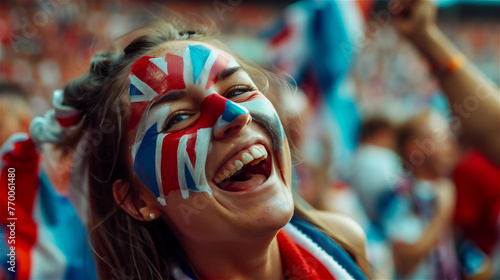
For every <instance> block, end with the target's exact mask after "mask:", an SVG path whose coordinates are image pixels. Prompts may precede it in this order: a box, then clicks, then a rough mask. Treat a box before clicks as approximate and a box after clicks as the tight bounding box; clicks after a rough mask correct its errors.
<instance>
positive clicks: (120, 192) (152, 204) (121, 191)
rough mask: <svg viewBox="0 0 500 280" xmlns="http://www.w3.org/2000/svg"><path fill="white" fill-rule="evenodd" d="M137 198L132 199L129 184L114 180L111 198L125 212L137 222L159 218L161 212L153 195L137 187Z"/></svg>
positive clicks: (142, 187) (144, 188)
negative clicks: (112, 197)
mask: <svg viewBox="0 0 500 280" xmlns="http://www.w3.org/2000/svg"><path fill="white" fill-rule="evenodd" d="M137 191H138V192H139V198H137V197H136V198H135V199H134V198H132V196H133V194H131V193H130V183H128V182H125V181H123V180H116V181H115V182H114V183H113V196H114V198H115V201H116V204H118V205H119V206H120V207H121V208H122V209H123V210H124V211H125V212H127V213H128V214H129V215H130V216H132V217H133V218H134V219H136V220H139V221H143V222H146V221H152V220H155V219H156V218H158V217H160V215H161V213H162V210H161V208H160V204H159V203H158V201H157V200H156V197H155V196H154V195H153V193H152V192H151V191H150V190H149V189H148V188H146V187H144V186H137Z"/></svg>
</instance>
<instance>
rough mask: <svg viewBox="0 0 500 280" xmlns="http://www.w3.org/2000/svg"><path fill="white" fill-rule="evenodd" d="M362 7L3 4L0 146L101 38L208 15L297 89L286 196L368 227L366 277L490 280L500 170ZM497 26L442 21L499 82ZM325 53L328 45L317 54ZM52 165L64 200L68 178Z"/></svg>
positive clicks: (495, 271)
mask: <svg viewBox="0 0 500 280" xmlns="http://www.w3.org/2000/svg"><path fill="white" fill-rule="evenodd" d="M358 2H362V3H361V4H360V3H357V2H356V1H338V6H335V5H333V4H332V3H333V2H329V1H326V2H321V1H304V2H299V3H295V4H292V5H291V6H286V5H287V4H290V3H288V2H286V1H281V2H277V3H261V4H251V3H247V2H246V1H214V2H209V3H205V2H203V3H201V2H187V3H182V4H181V3H174V2H173V1H168V2H167V3H163V2H160V1H153V2H148V1H138V0H136V1H103V2H99V1H91V2H89V3H86V2H81V1H75V2H72V1H55V0H52V1H8V2H2V3H0V31H1V32H0V40H1V44H2V45H1V49H0V58H1V61H0V77H1V80H2V81H1V82H2V85H1V86H0V90H1V93H0V98H1V103H0V124H1V126H0V141H1V142H2V143H3V142H4V141H5V140H6V139H7V137H8V136H9V135H11V134H12V133H14V132H20V131H25V132H26V131H28V128H29V120H30V119H31V117H33V116H36V115H41V114H43V113H44V112H45V111H47V110H48V109H49V108H51V98H52V92H53V91H54V90H56V89H59V88H61V87H63V86H64V84H65V83H67V81H69V80H70V79H72V78H75V77H77V76H78V75H80V74H82V73H84V72H85V71H87V68H88V65H89V63H88V62H89V60H90V59H91V57H92V56H93V55H94V54H95V53H96V52H97V51H98V50H99V49H101V48H103V47H104V46H106V45H107V43H108V42H109V38H117V37H119V36H122V35H124V34H126V33H127V32H128V31H130V30H132V29H134V28H136V27H138V26H140V25H141V24H143V23H144V22H145V20H146V19H148V18H150V17H151V15H152V14H154V15H155V16H159V17H162V16H164V17H168V16H170V15H172V14H176V13H181V14H186V13H187V14H189V15H191V14H197V13H201V12H202V11H203V12H204V14H207V18H209V19H211V20H212V21H214V22H215V24H217V26H219V28H220V29H221V33H222V35H223V39H224V40H225V41H226V42H227V43H228V45H229V46H230V47H231V48H232V49H234V50H235V51H236V52H238V53H240V54H241V55H242V56H244V57H246V58H248V59H250V60H253V61H255V62H256V63H258V64H261V65H262V66H264V67H266V68H269V67H271V65H276V66H277V69H276V70H277V71H286V72H287V73H288V74H289V75H290V76H289V77H290V78H293V80H294V81H295V82H296V83H297V84H298V86H299V89H298V91H297V92H296V93H292V97H290V98H288V99H286V100H285V102H290V106H289V108H290V111H289V112H287V114H288V115H287V117H289V121H290V122H293V123H295V124H296V125H294V126H292V127H293V129H291V130H290V131H288V135H289V137H290V138H293V139H292V140H293V141H294V142H295V143H296V144H297V146H298V147H297V148H298V151H300V152H298V153H297V154H296V156H295V159H294V160H295V167H294V183H295V185H294V187H295V189H296V191H297V192H298V194H299V195H301V196H302V197H303V198H304V199H305V200H306V201H307V202H309V203H310V204H311V205H312V206H314V207H316V208H319V209H323V210H329V211H335V212H339V213H343V214H346V215H348V216H350V217H352V218H354V219H355V220H356V221H357V222H358V223H359V224H360V225H361V226H362V227H363V229H364V230H365V232H366V235H367V255H368V260H369V262H370V263H371V266H372V273H373V274H372V278H373V279H392V278H398V279H422V277H424V276H422V275H429V274H428V271H429V270H430V269H431V267H436V266H438V267H440V268H441V269H440V270H439V271H440V272H441V273H444V274H443V275H446V277H447V279H498V278H495V277H500V272H499V268H500V265H499V262H500V252H499V250H500V167H499V166H498V165H495V164H494V163H493V162H492V161H491V160H490V159H489V158H488V157H487V156H486V155H485V154H484V152H483V151H481V150H479V149H477V148H475V147H473V145H471V142H470V141H469V139H468V135H467V134H464V133H460V130H459V129H457V127H454V126H453V123H451V122H450V120H451V117H450V110H451V109H450V108H449V105H448V103H447V101H446V98H445V97H444V95H443V94H442V92H441V89H440V86H439V83H438V82H437V81H436V79H435V78H434V77H433V76H432V75H431V74H430V72H431V69H430V65H429V64H428V63H427V62H426V61H425V59H423V58H422V56H421V55H420V54H419V53H418V52H417V51H416V50H415V49H414V48H413V46H412V45H411V44H409V43H408V42H407V41H406V40H405V39H404V38H402V37H401V36H400V35H399V34H398V33H397V32H396V30H395V29H394V28H393V27H392V26H391V24H389V23H390V19H388V20H387V22H385V21H384V19H383V15H384V14H383V13H381V11H380V10H379V11H376V10H371V8H373V7H374V4H375V3H374V2H375V1H358ZM332 6H333V7H332ZM495 8H498V7H495ZM484 9H488V7H487V6H485V7H484ZM339 11H340V12H339ZM382 12H383V10H382ZM374 22H376V23H377V24H378V25H377V26H375V27H376V28H375V29H374V28H372V29H370V28H368V26H369V23H374ZM499 24H500V21H499V19H498V18H497V19H481V18H480V17H476V18H468V19H465V20H463V19H460V18H453V17H448V18H446V19H443V20H441V21H439V27H440V29H441V30H442V31H443V33H445V34H446V35H447V36H448V37H449V39H450V40H451V41H452V42H453V43H454V44H455V45H456V46H457V47H458V49H460V50H461V51H462V52H463V53H464V55H465V56H466V57H467V59H468V60H469V61H470V62H472V63H473V64H475V65H476V66H477V68H478V69H479V70H481V72H483V73H484V74H485V76H487V77H488V78H489V79H490V80H492V81H493V82H494V83H496V84H497V85H498V84H499V83H500V75H499V66H498V65H499V64H498V61H499V60H500V48H499V47H500V36H499V34H500V33H499ZM311 29H314V30H315V31H316V32H315V34H314V35H311V34H310V33H309V32H308V30H311ZM370 30H371V31H370ZM360 36H362V37H363V38H362V40H359V37H360ZM356 38H358V40H357V39H356ZM344 43H345V45H344ZM328 47H331V48H330V50H332V49H335V48H337V49H336V50H334V51H332V53H333V54H327V53H325V54H324V55H323V53H322V51H324V49H325V48H328ZM318 53H319V54H322V55H321V56H320V58H319V59H318V58H315V56H314V55H313V54H318ZM316 56H317V55H316ZM315 59H316V60H315ZM7 81H8V82H7ZM494 117H497V118H498V115H496V116H494ZM65 164H66V163H65ZM68 164H69V163H68ZM47 165H48V166H49V168H48V169H49V170H50V169H52V170H53V173H54V174H53V175H52V176H53V177H54V178H55V177H57V179H54V178H53V181H54V182H55V183H54V185H55V187H56V189H58V190H59V191H60V192H61V193H65V192H66V191H67V190H65V186H64V185H65V182H66V181H67V178H66V179H64V178H63V179H61V176H62V175H61V174H55V173H58V172H55V169H58V168H56V167H54V164H53V163H52V164H51V163H47ZM50 166H52V167H50ZM57 166H64V164H63V165H57ZM58 171H59V173H63V174H66V175H64V176H67V173H68V172H65V171H64V170H63V171H61V170H60V169H58ZM49 173H50V172H49ZM64 176H63V177H64ZM65 180H66V181H65ZM2 255H4V254H3V252H2ZM443 275H434V279H444V278H443V277H444V276H443ZM450 275H455V276H454V277H451V276H450ZM0 276H1V274H0Z"/></svg>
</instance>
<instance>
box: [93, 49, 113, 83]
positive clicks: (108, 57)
mask: <svg viewBox="0 0 500 280" xmlns="http://www.w3.org/2000/svg"><path fill="white" fill-rule="evenodd" d="M112 63H113V55H112V54H111V53H98V54H96V55H94V56H93V57H92V60H91V61H90V72H91V73H92V74H95V75H98V76H100V77H103V78H105V77H107V76H108V74H109V73H110V70H111V68H112Z"/></svg>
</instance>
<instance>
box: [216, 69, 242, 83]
mask: <svg viewBox="0 0 500 280" xmlns="http://www.w3.org/2000/svg"><path fill="white" fill-rule="evenodd" d="M240 70H243V68H241V66H235V67H231V68H227V69H226V70H222V71H220V72H219V73H218V74H217V78H218V79H217V81H222V80H224V79H227V78H228V77H229V76H231V75H233V74H234V73H236V72H238V71H240Z"/></svg>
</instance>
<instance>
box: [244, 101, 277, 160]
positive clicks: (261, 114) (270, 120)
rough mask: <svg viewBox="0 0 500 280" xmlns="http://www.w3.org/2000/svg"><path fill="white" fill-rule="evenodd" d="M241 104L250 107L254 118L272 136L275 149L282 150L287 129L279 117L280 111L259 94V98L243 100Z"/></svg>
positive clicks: (249, 109)
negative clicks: (285, 129)
mask: <svg viewBox="0 0 500 280" xmlns="http://www.w3.org/2000/svg"><path fill="white" fill-rule="evenodd" d="M241 105H242V106H244V107H245V108H247V109H248V111H249V112H250V115H251V116H252V118H253V119H254V120H255V121H256V122H257V123H258V124H260V125H261V126H262V127H264V129H265V130H266V131H267V133H268V134H269V135H270V136H271V139H272V140H273V146H274V149H275V150H277V151H282V150H283V145H284V141H285V131H284V129H283V125H282V124H281V120H280V118H279V117H278V113H277V112H276V110H275V109H274V106H273V105H272V104H271V102H269V100H267V99H266V98H265V97H260V96H259V97H258V98H255V99H252V100H250V101H247V102H243V103H241Z"/></svg>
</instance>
